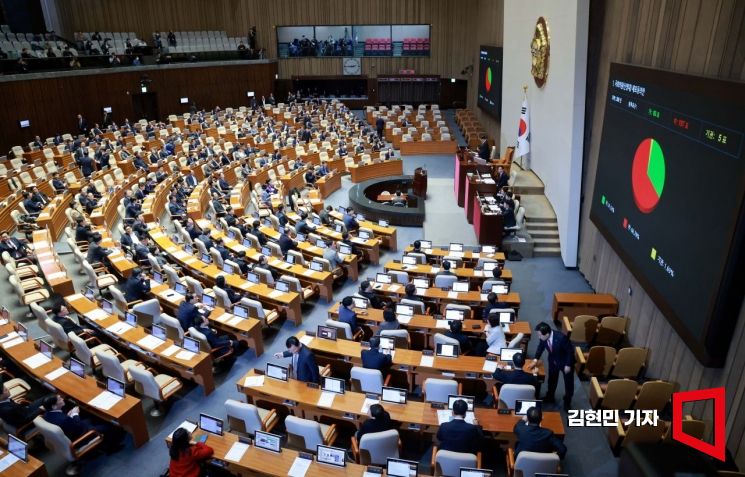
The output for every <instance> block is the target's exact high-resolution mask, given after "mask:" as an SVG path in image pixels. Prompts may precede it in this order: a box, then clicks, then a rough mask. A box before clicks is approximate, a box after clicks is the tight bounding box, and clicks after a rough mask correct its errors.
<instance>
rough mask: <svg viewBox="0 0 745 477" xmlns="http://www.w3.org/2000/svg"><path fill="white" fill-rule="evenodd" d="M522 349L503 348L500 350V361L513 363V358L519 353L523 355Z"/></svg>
mask: <svg viewBox="0 0 745 477" xmlns="http://www.w3.org/2000/svg"><path fill="white" fill-rule="evenodd" d="M522 352H523V350H522V348H502V349H500V350H499V360H500V361H507V362H510V363H511V362H512V357H513V356H515V355H516V354H517V353H522Z"/></svg>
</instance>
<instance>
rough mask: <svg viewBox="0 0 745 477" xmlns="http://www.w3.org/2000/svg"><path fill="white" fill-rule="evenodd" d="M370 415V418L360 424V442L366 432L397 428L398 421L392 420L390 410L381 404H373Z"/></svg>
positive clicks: (358, 433) (358, 437) (358, 434)
mask: <svg viewBox="0 0 745 477" xmlns="http://www.w3.org/2000/svg"><path fill="white" fill-rule="evenodd" d="M368 415H369V416H370V419H368V420H366V421H365V422H363V423H362V425H361V426H360V430H359V431H357V442H359V440H360V439H362V436H364V435H365V434H372V433H374V432H384V431H389V430H391V429H395V428H396V423H395V422H394V421H393V420H391V415H390V414H388V411H386V410H385V409H384V408H383V406H381V405H380V404H373V405H372V406H370V409H369V410H368Z"/></svg>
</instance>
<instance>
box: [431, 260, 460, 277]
mask: <svg viewBox="0 0 745 477" xmlns="http://www.w3.org/2000/svg"><path fill="white" fill-rule="evenodd" d="M440 275H455V274H454V273H453V272H451V271H450V262H448V261H444V260H443V262H442V270H440V271H439V272H437V275H435V276H436V277H439V276H440Z"/></svg>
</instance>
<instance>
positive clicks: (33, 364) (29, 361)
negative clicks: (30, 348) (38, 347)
mask: <svg viewBox="0 0 745 477" xmlns="http://www.w3.org/2000/svg"><path fill="white" fill-rule="evenodd" d="M50 361H51V359H49V358H47V357H46V356H44V355H43V354H41V353H36V354H35V355H33V356H30V357H28V358H26V359H24V360H23V364H25V365H26V366H28V367H29V368H31V369H36V368H38V367H39V366H43V365H45V364H47V363H48V362H50Z"/></svg>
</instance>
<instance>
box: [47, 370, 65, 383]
mask: <svg viewBox="0 0 745 477" xmlns="http://www.w3.org/2000/svg"><path fill="white" fill-rule="evenodd" d="M66 372H67V370H66V369H65V368H63V367H59V368H57V369H55V370H54V371H52V372H51V373H47V375H46V376H44V379H46V380H47V381H54V380H55V379H57V378H59V377H60V376H62V375H63V374H65V373H66Z"/></svg>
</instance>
